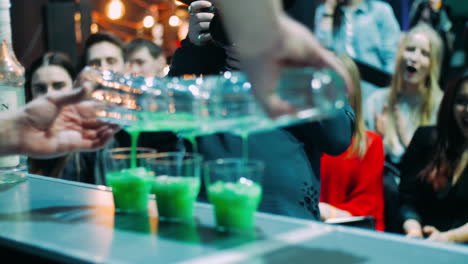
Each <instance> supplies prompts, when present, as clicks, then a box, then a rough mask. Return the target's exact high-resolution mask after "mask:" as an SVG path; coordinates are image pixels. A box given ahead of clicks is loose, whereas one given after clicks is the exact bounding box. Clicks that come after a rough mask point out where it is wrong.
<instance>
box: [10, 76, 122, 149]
mask: <svg viewBox="0 0 468 264" xmlns="http://www.w3.org/2000/svg"><path fill="white" fill-rule="evenodd" d="M83 85H84V86H85V88H81V89H75V90H73V91H71V92H64V93H55V94H51V95H46V96H43V97H39V98H37V99H35V100H33V101H31V102H30V103H28V104H27V105H26V107H25V108H23V109H21V111H20V112H19V113H18V114H17V118H15V119H14V120H13V121H14V122H13V126H12V127H13V129H12V130H11V132H12V133H11V135H9V137H10V140H12V141H13V143H15V144H14V146H16V148H17V151H15V152H17V153H19V154H25V155H28V156H32V157H41V158H46V157H54V156H59V155H63V154H65V153H68V152H71V151H79V150H95V149H98V148H101V147H103V146H104V145H105V144H106V143H107V142H108V141H109V140H110V139H111V138H112V137H113V135H114V134H115V133H116V132H117V131H118V130H119V128H118V126H116V125H111V124H107V123H103V122H101V121H99V120H98V119H97V115H96V110H97V109H98V106H99V103H97V102H95V101H91V100H85V98H86V97H87V92H86V90H89V89H92V87H90V86H91V85H92V84H91V83H90V82H86V83H84V84H83ZM86 88H87V89H86Z"/></svg>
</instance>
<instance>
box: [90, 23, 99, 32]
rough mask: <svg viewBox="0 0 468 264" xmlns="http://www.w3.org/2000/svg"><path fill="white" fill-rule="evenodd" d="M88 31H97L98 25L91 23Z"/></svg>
mask: <svg viewBox="0 0 468 264" xmlns="http://www.w3.org/2000/svg"><path fill="white" fill-rule="evenodd" d="M90 31H91V33H92V34H96V33H98V32H99V26H98V24H96V23H92V24H91V27H90Z"/></svg>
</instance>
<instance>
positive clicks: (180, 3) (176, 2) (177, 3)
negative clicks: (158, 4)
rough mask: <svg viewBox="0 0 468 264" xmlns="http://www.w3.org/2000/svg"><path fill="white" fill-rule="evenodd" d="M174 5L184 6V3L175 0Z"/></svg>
mask: <svg viewBox="0 0 468 264" xmlns="http://www.w3.org/2000/svg"><path fill="white" fill-rule="evenodd" d="M174 3H175V4H176V5H178V6H181V5H184V3H182V2H181V1H177V0H175V1H174Z"/></svg>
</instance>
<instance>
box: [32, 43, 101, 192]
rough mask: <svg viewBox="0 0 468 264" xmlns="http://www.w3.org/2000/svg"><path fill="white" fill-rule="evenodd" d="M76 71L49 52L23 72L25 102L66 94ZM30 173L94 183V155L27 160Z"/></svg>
mask: <svg viewBox="0 0 468 264" xmlns="http://www.w3.org/2000/svg"><path fill="white" fill-rule="evenodd" d="M75 77H76V71H75V68H74V66H73V64H72V62H71V61H70V59H69V58H68V56H67V55H66V54H63V53H59V52H48V53H46V54H44V55H43V56H41V57H40V58H38V59H36V60H35V61H34V62H33V63H32V64H31V66H30V67H29V68H28V69H27V70H26V81H25V88H26V98H27V101H28V102H29V101H31V100H33V99H35V98H37V97H39V96H44V95H51V94H57V93H60V92H68V91H71V90H72V89H73V81H74V79H75ZM28 167H29V173H32V174H38V175H45V176H50V177H54V178H61V179H66V180H74V181H80V182H87V183H96V181H95V178H94V154H93V153H78V152H71V153H69V154H66V155H64V156H61V157H57V158H53V159H36V158H31V157H30V158H28Z"/></svg>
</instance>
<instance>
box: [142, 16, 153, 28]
mask: <svg viewBox="0 0 468 264" xmlns="http://www.w3.org/2000/svg"><path fill="white" fill-rule="evenodd" d="M143 26H144V27H145V28H152V27H153V26H154V17H153V16H145V18H143Z"/></svg>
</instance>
